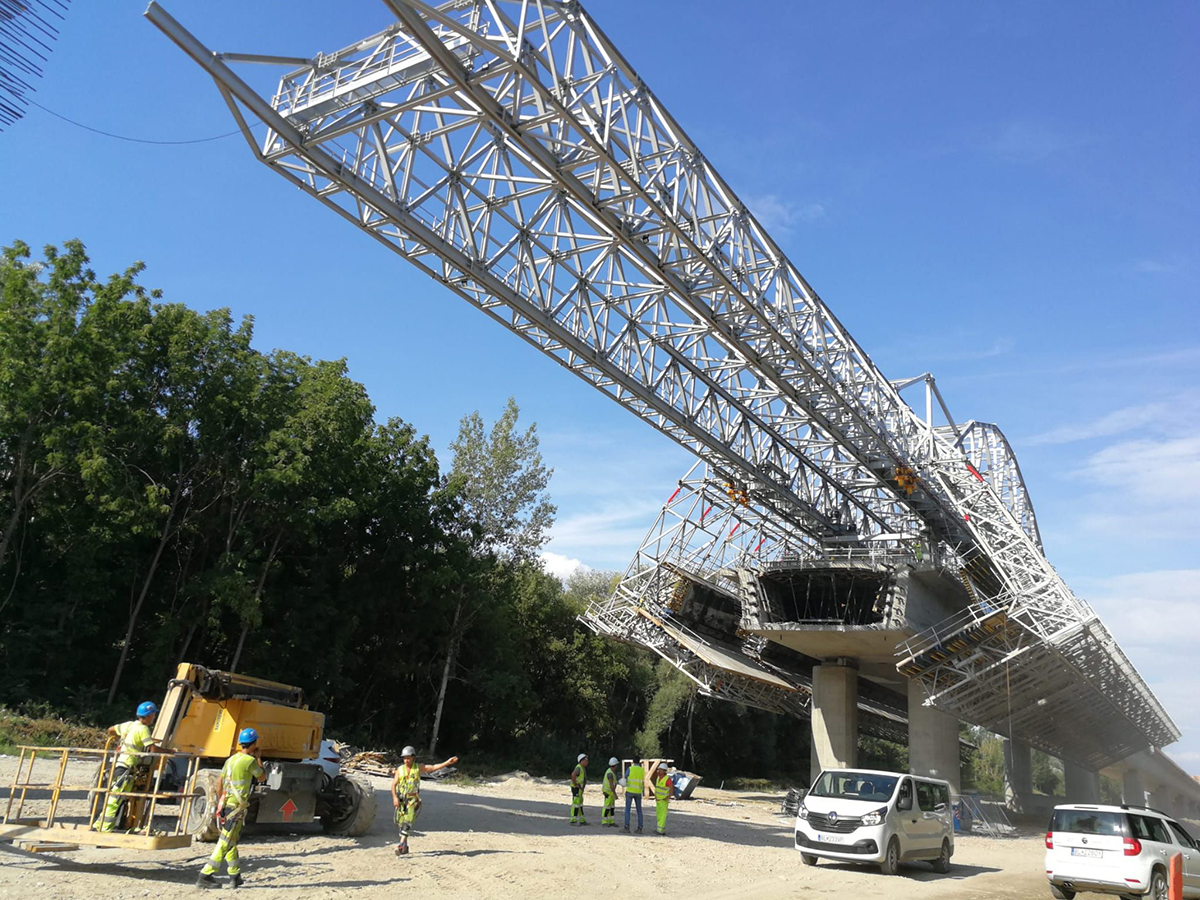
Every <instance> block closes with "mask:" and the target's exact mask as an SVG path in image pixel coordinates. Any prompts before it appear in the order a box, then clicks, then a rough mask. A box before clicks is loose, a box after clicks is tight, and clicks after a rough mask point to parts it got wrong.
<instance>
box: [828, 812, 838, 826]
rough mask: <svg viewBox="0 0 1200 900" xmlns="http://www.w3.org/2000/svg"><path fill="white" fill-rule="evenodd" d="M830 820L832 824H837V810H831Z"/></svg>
mask: <svg viewBox="0 0 1200 900" xmlns="http://www.w3.org/2000/svg"><path fill="white" fill-rule="evenodd" d="M829 821H830V822H831V823H832V824H835V825H836V824H837V813H836V812H831V813H830V814H829Z"/></svg>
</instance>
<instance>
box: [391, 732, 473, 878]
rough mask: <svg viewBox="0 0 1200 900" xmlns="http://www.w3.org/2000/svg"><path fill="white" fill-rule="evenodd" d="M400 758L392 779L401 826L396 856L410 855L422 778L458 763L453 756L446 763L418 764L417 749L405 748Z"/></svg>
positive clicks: (397, 821)
mask: <svg viewBox="0 0 1200 900" xmlns="http://www.w3.org/2000/svg"><path fill="white" fill-rule="evenodd" d="M400 756H401V757H402V758H403V759H402V761H401V763H400V765H399V766H397V767H396V775H395V777H394V778H392V806H393V807H394V808H395V810H396V824H397V825H399V826H400V843H398V844H397V845H396V855H397V856H404V855H405V854H406V853H408V836H409V834H410V833H411V832H412V827H413V823H415V822H416V821H417V816H419V815H420V814H421V776H422V775H430V774H432V773H433V772H437V771H439V770H441V769H444V768H446V767H447V766H452V765H454V764H455V763H456V762H458V757H457V756H452V757H450V758H449V759H448V760H446V761H445V762H440V763H437V764H436V765H430V764H429V763H420V764H418V763H417V750H416V748H415V747H412V746H408V747H405V748H404V749H403V750H402V751H401V752H400Z"/></svg>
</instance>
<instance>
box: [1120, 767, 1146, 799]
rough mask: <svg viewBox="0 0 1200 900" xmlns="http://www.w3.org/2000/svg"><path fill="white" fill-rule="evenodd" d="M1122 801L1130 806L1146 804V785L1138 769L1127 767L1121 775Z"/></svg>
mask: <svg viewBox="0 0 1200 900" xmlns="http://www.w3.org/2000/svg"><path fill="white" fill-rule="evenodd" d="M1121 802H1122V803H1127V804H1129V805H1130V806H1145V805H1146V786H1145V783H1144V782H1143V781H1142V773H1141V772H1139V771H1138V770H1137V769H1127V770H1126V771H1125V774H1124V775H1122V776H1121Z"/></svg>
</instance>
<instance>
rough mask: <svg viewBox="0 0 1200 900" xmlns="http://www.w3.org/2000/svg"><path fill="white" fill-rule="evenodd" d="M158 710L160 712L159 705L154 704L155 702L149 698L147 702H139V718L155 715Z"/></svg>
mask: <svg viewBox="0 0 1200 900" xmlns="http://www.w3.org/2000/svg"><path fill="white" fill-rule="evenodd" d="M156 712H158V707H157V706H155V705H154V704H153V703H152V702H151V701H149V700H147V701H146V702H145V703H139V704H138V711H137V714H138V718H139V719H140V718H141V717H142V716H152V715H154V714H155V713H156Z"/></svg>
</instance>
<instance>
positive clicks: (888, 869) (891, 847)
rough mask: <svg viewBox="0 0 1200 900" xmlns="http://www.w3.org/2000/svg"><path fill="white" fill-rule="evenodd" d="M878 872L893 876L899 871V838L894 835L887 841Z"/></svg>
mask: <svg viewBox="0 0 1200 900" xmlns="http://www.w3.org/2000/svg"><path fill="white" fill-rule="evenodd" d="M879 871H880V872H882V873H883V874H884V875H895V874H896V873H897V872H899V871H900V838H898V837H896V836H895V835H893V836H892V839H891V840H890V841H888V845H887V853H885V854H884V855H883V862H881V863H880V864H879Z"/></svg>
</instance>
